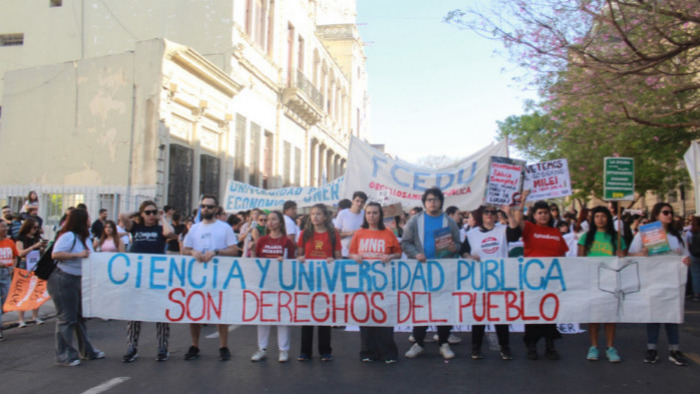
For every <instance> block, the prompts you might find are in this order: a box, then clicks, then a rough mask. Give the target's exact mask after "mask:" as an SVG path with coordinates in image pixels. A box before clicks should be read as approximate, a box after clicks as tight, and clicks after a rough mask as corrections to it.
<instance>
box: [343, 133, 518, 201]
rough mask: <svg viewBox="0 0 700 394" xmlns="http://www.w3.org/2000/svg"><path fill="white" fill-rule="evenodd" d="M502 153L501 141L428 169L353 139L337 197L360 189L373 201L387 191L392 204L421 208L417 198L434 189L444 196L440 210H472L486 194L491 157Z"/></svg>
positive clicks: (349, 195) (503, 142)
mask: <svg viewBox="0 0 700 394" xmlns="http://www.w3.org/2000/svg"><path fill="white" fill-rule="evenodd" d="M506 154H507V149H506V142H505V141H501V142H499V143H497V144H494V145H491V146H488V147H486V148H484V149H482V150H480V151H478V152H476V153H474V154H473V155H471V156H468V157H466V158H465V159H463V160H461V161H459V162H458V163H456V164H454V165H451V166H448V167H444V168H441V169H432V168H426V167H419V166H416V165H414V164H410V163H408V162H405V161H403V160H394V159H392V158H390V157H388V156H387V155H385V154H384V153H382V152H380V151H378V150H376V149H374V148H373V147H372V146H371V145H369V144H367V143H365V142H362V141H361V140H359V139H357V138H354V137H353V138H352V140H351V142H350V151H349V153H348V165H347V170H346V172H345V183H344V186H343V188H342V191H341V196H342V197H343V198H351V197H352V194H353V192H355V191H359V190H361V191H364V192H365V193H367V195H368V196H369V197H370V199H374V200H376V199H377V198H376V197H377V196H378V195H380V192H382V191H384V190H388V191H389V195H390V200H391V201H392V202H400V203H401V204H402V205H403V206H404V207H413V206H417V205H418V206H420V205H422V203H421V196H422V195H423V192H424V191H425V189H427V188H430V187H432V186H437V187H439V188H440V189H442V192H443V193H444V194H445V203H444V204H443V206H444V207H448V206H450V205H455V206H457V207H459V208H460V209H468V210H472V209H476V208H478V207H479V206H480V205H481V203H482V201H483V198H484V193H485V191H486V177H487V176H488V172H489V160H490V158H491V156H505V155H506Z"/></svg>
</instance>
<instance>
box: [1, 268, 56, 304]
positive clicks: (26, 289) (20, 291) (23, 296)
mask: <svg viewBox="0 0 700 394" xmlns="http://www.w3.org/2000/svg"><path fill="white" fill-rule="evenodd" d="M49 298H51V297H49V292H48V291H47V290H46V281H45V280H41V279H39V278H37V277H36V276H35V275H34V272H32V271H27V270H23V269H21V268H15V269H14V272H13V274H12V283H11V284H10V291H9V292H8V293H7V298H6V299H5V305H3V306H2V310H3V311H4V312H12V311H31V310H34V309H37V308H39V307H40V306H42V305H43V304H44V303H45V302H46V301H48V300H49Z"/></svg>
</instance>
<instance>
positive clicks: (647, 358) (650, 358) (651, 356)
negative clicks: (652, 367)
mask: <svg viewBox="0 0 700 394" xmlns="http://www.w3.org/2000/svg"><path fill="white" fill-rule="evenodd" d="M657 361H659V352H657V351H656V349H647V352H646V353H644V362H645V363H649V364H655V363H656V362H657ZM671 361H673V360H671Z"/></svg>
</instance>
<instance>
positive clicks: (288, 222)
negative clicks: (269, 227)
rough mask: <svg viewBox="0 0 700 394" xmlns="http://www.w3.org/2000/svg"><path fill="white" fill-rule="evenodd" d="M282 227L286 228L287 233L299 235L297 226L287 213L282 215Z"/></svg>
mask: <svg viewBox="0 0 700 394" xmlns="http://www.w3.org/2000/svg"><path fill="white" fill-rule="evenodd" d="M284 227H285V229H286V230H287V235H292V234H293V235H296V236H297V237H298V236H299V227H298V226H297V224H296V223H295V222H294V219H292V218H290V217H289V216H287V215H284Z"/></svg>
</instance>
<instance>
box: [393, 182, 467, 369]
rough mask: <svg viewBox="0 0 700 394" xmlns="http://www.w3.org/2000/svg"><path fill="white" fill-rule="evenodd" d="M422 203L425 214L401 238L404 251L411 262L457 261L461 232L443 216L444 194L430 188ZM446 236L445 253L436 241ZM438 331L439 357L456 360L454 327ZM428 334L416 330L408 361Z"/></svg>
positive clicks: (415, 218)
mask: <svg viewBox="0 0 700 394" xmlns="http://www.w3.org/2000/svg"><path fill="white" fill-rule="evenodd" d="M421 200H422V202H423V206H424V207H425V211H424V212H421V213H418V214H417V215H416V216H413V217H412V218H411V219H410V220H409V221H408V223H406V227H405V228H404V233H403V237H402V238H401V249H403V252H404V253H406V256H408V258H409V259H416V260H418V261H419V262H421V263H425V262H426V261H428V259H435V258H437V257H438V252H440V254H443V255H444V256H440V257H443V258H447V257H456V255H457V253H458V252H459V249H460V242H459V228H458V227H457V223H455V221H454V220H452V219H450V218H449V217H448V216H447V215H445V214H444V213H443V212H442V205H443V204H444V202H445V196H444V195H443V194H442V190H440V189H439V188H437V187H431V188H429V189H427V190H426V191H425V192H423V196H422V197H421ZM436 234H437V235H438V236H436ZM443 236H446V237H449V238H450V239H449V241H448V247H447V249H446V250H444V251H443V250H441V251H438V250H437V247H436V243H437V242H436V241H440V239H438V237H443ZM437 329H438V345H439V346H440V355H442V357H443V358H445V359H452V358H454V357H455V354H454V352H452V349H450V344H449V343H448V340H449V337H450V332H451V331H452V326H438V328H437ZM427 330H428V327H427V326H419V327H413V339H414V340H415V341H416V343H414V344H413V346H411V348H410V349H408V351H407V352H406V357H407V358H416V357H418V356H419V355H420V354H421V353H423V352H424V351H425V334H426V332H427Z"/></svg>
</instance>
